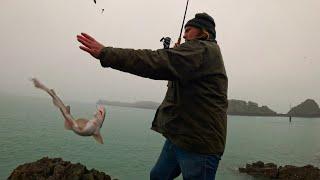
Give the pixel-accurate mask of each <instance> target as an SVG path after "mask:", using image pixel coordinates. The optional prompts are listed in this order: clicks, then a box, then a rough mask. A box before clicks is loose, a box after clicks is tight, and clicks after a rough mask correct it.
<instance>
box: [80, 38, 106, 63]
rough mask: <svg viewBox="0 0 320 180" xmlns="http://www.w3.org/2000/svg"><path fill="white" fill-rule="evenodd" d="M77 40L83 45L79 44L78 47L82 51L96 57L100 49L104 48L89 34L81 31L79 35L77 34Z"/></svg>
mask: <svg viewBox="0 0 320 180" xmlns="http://www.w3.org/2000/svg"><path fill="white" fill-rule="evenodd" d="M77 40H78V41H79V42H80V43H81V44H82V45H83V46H79V48H80V49H82V50H83V51H86V52H88V53H89V54H91V55H92V56H93V57H95V58H98V56H99V54H100V52H101V49H102V48H104V46H103V45H102V44H101V43H99V42H98V41H96V40H95V39H94V38H93V37H91V36H89V35H88V34H86V33H81V35H77Z"/></svg>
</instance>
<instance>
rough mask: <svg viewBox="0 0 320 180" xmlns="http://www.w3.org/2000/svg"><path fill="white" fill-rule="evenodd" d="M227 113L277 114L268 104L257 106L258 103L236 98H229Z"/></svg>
mask: <svg viewBox="0 0 320 180" xmlns="http://www.w3.org/2000/svg"><path fill="white" fill-rule="evenodd" d="M228 114H229V115H238V116H277V113H276V112H275V111H273V110H271V109H270V108H269V107H268V106H261V107H259V105H258V103H255V102H252V101H249V102H246V101H242V100H236V99H231V100H229V107H228Z"/></svg>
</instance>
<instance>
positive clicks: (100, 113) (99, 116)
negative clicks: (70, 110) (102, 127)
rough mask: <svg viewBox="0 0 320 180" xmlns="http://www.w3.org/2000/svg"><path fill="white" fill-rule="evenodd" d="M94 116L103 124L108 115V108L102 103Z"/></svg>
mask: <svg viewBox="0 0 320 180" xmlns="http://www.w3.org/2000/svg"><path fill="white" fill-rule="evenodd" d="M94 116H95V118H96V119H97V120H98V121H99V122H101V124H102V123H103V121H104V119H105V116H106V108H105V107H104V106H102V105H98V106H97V111H96V113H95V115H94Z"/></svg>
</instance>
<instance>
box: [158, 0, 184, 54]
mask: <svg viewBox="0 0 320 180" xmlns="http://www.w3.org/2000/svg"><path fill="white" fill-rule="evenodd" d="M188 5H189V0H187V5H186V9H185V10H184V16H183V21H182V26H181V29H180V35H179V38H178V41H177V43H176V44H177V45H179V44H180V42H181V35H182V30H183V25H184V21H185V19H186V14H187V10H188ZM160 42H163V48H164V49H168V48H169V47H170V43H171V38H170V37H163V38H161V39H160Z"/></svg>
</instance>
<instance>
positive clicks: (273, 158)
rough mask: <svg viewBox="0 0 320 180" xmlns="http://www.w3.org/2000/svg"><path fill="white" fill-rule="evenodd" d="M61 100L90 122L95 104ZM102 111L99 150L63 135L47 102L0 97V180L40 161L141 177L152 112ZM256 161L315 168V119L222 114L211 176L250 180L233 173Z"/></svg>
mask: <svg viewBox="0 0 320 180" xmlns="http://www.w3.org/2000/svg"><path fill="white" fill-rule="evenodd" d="M66 103H67V104H69V105H70V106H71V112H72V114H73V116H74V117H85V118H91V117H93V113H94V112H95V109H96V104H95V102H92V103H80V102H75V101H69V102H68V101H67V102H66ZM106 109H107V116H106V119H105V122H104V124H103V127H102V129H101V134H102V136H103V139H104V144H103V145H101V144H98V143H97V142H96V141H95V140H94V139H93V138H92V137H81V136H78V135H76V134H74V133H73V132H72V131H67V130H65V129H64V124H63V117H62V115H61V114H60V112H59V110H58V109H57V108H56V107H54V106H53V104H52V101H51V99H50V98H49V97H48V98H45V97H43V98H42V97H41V98H38V97H22V96H11V95H7V94H5V95H0V179H7V178H8V176H9V175H10V173H11V172H12V170H13V169H14V168H16V167H17V166H18V165H21V164H24V163H28V162H33V161H36V160H39V159H41V158H42V157H49V158H57V157H59V158H63V159H64V160H65V161H70V162H72V163H81V164H83V165H85V166H86V167H87V168H88V169H92V168H94V169H96V170H99V171H103V172H105V173H106V174H109V175H110V176H111V177H112V178H117V179H120V180H144V179H149V172H150V170H151V168H152V167H153V165H154V164H155V162H156V160H157V158H158V156H159V154H160V151H161V148H162V146H163V143H164V140H165V139H164V137H163V136H161V135H160V134H158V133H156V132H154V131H152V130H150V127H151V122H152V120H153V116H154V114H155V110H148V109H137V108H127V107H116V106H108V105H106ZM256 161H263V162H265V163H268V162H273V163H276V164H278V165H281V166H284V165H287V164H290V165H296V166H304V165H307V164H311V165H314V166H317V167H320V118H293V119H292V122H291V123H290V122H289V119H288V118H286V117H247V116H228V130H227V144H226V150H225V153H224V155H223V157H222V159H221V161H220V164H219V168H218V171H217V175H216V179H218V180H253V179H258V178H253V177H251V176H249V175H246V174H242V173H239V171H238V168H239V167H244V166H245V165H246V164H247V163H253V162H256ZM177 179H182V178H181V176H180V177H179V178H177Z"/></svg>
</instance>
